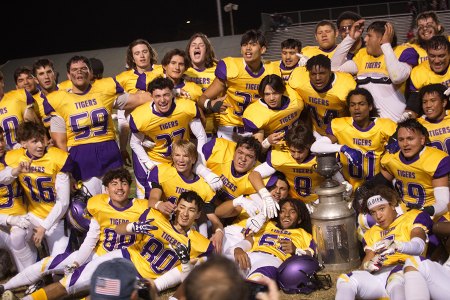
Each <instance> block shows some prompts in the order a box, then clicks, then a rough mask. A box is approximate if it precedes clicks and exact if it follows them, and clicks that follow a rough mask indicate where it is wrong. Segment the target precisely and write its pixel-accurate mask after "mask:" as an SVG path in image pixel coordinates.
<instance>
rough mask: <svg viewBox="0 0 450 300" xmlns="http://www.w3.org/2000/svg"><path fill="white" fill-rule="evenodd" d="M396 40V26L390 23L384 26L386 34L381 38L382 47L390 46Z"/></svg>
mask: <svg viewBox="0 0 450 300" xmlns="http://www.w3.org/2000/svg"><path fill="white" fill-rule="evenodd" d="M393 38H394V26H393V25H392V23H390V22H386V25H384V34H383V36H382V37H381V41H380V45H383V44H386V43H387V44H390V43H391V42H392V39H393Z"/></svg>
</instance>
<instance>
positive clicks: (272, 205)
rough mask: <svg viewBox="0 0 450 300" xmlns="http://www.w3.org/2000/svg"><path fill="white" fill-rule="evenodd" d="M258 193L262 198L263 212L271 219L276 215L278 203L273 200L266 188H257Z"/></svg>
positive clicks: (278, 207)
mask: <svg viewBox="0 0 450 300" xmlns="http://www.w3.org/2000/svg"><path fill="white" fill-rule="evenodd" d="M258 193H259V195H260V196H261V198H262V200H263V213H264V214H265V215H266V216H267V217H268V218H269V219H272V218H274V217H276V216H278V212H277V211H278V210H279V209H280V205H278V203H277V202H275V200H273V198H272V195H271V194H270V192H269V191H268V190H267V189H266V188H262V189H260V190H259V192H258Z"/></svg>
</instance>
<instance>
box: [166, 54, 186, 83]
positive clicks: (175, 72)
mask: <svg viewBox="0 0 450 300" xmlns="http://www.w3.org/2000/svg"><path fill="white" fill-rule="evenodd" d="M163 68H164V70H165V71H166V76H167V77H168V78H170V79H172V80H173V81H175V82H178V80H180V79H181V77H182V76H183V74H184V71H186V63H185V61H184V57H183V56H180V55H174V56H172V58H171V59H170V61H169V64H168V65H166V66H163Z"/></svg>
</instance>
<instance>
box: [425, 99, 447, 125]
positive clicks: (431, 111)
mask: <svg viewBox="0 0 450 300" xmlns="http://www.w3.org/2000/svg"><path fill="white" fill-rule="evenodd" d="M446 106H447V100H443V99H441V97H440V96H439V94H438V93H426V94H424V95H423V97H422V109H423V112H424V113H425V115H426V116H427V118H428V119H430V120H433V121H439V120H442V119H443V118H444V117H445V107H446Z"/></svg>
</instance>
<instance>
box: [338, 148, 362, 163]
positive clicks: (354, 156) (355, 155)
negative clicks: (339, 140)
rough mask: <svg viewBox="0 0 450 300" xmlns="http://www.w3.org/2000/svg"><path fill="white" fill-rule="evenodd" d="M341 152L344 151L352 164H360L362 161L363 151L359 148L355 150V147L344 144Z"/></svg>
mask: <svg viewBox="0 0 450 300" xmlns="http://www.w3.org/2000/svg"><path fill="white" fill-rule="evenodd" d="M341 152H342V153H344V155H345V156H346V157H347V159H348V161H349V162H350V163H351V164H354V165H358V164H359V163H361V161H360V159H361V153H360V152H359V151H358V150H355V149H353V148H350V147H349V146H347V145H344V146H342V147H341Z"/></svg>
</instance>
